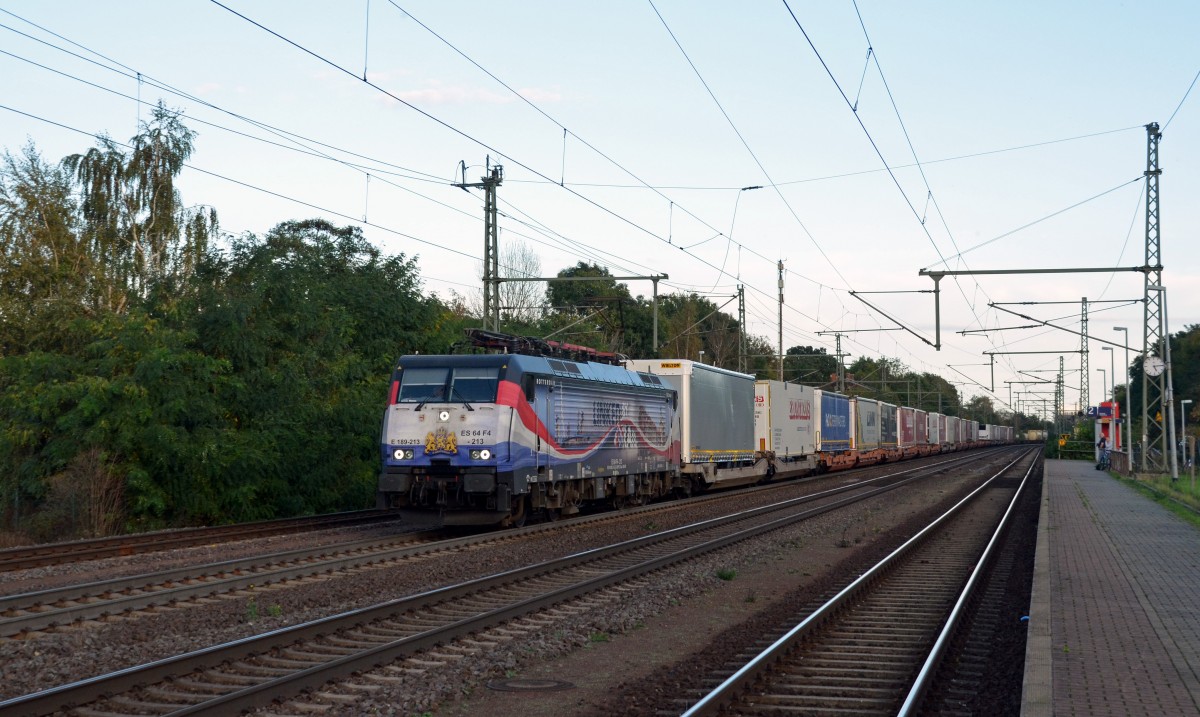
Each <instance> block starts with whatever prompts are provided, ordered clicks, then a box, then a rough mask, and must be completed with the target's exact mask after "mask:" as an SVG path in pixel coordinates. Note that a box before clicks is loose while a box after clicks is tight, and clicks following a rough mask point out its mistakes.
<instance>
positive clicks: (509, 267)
mask: <svg viewBox="0 0 1200 717" xmlns="http://www.w3.org/2000/svg"><path fill="white" fill-rule="evenodd" d="M499 264H500V276H502V277H520V278H531V277H536V276H541V273H542V261H541V259H539V258H538V255H537V254H536V253H535V252H534V251H533V249H531V248H530V247H529V245H528V244H526V243H525V242H523V241H520V240H515V241H507V242H505V243H504V246H503V248H501V250H500V257H499ZM545 295H546V284H545V282H540V281H505V282H502V283H501V284H500V309H501V316H502V320H504V321H513V322H519V323H523V324H532V323H533V322H535V321H537V319H538V317H540V316H541V315H542V306H543V298H544V297H545Z"/></svg>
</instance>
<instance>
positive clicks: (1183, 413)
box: [1179, 398, 1196, 483]
mask: <svg viewBox="0 0 1200 717" xmlns="http://www.w3.org/2000/svg"><path fill="white" fill-rule="evenodd" d="M1191 402H1192V399H1190V398H1181V399H1179V432H1180V433H1181V434H1182V436H1183V460H1184V461H1187V459H1188V458H1191V457H1192V453H1193V452H1194V451H1191V452H1189V451H1188V436H1187V405H1188V404H1189V403H1191ZM1191 473H1192V478H1193V479H1195V477H1196V466H1195V465H1193V466H1192V468H1191ZM1192 482H1193V483H1195V480H1193V481H1192Z"/></svg>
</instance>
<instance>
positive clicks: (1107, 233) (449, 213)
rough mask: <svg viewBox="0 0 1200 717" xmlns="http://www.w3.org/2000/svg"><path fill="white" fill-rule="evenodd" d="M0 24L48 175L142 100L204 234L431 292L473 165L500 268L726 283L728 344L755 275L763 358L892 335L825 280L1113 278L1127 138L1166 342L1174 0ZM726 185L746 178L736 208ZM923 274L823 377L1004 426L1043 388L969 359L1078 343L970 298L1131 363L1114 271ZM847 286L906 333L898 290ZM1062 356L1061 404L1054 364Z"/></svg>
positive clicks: (1137, 281) (1001, 364)
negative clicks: (336, 248)
mask: <svg viewBox="0 0 1200 717" xmlns="http://www.w3.org/2000/svg"><path fill="white" fill-rule="evenodd" d="M0 10H3V12H0V26H2V27H0V52H2V53H3V54H0V105H3V106H4V107H5V108H6V109H3V110H0V117H2V120H0V145H3V146H4V147H5V148H6V149H7V150H8V151H10V152H15V151H17V150H19V149H20V148H21V146H22V145H24V144H25V143H26V141H27V140H32V141H33V142H35V144H36V145H37V147H38V148H39V149H40V151H41V152H42V153H43V155H44V156H45V157H46V158H47V159H52V160H57V159H59V158H61V157H62V156H64V155H67V154H71V153H74V152H80V151H83V150H84V149H85V148H86V147H88V146H90V145H91V143H92V141H93V140H91V139H90V138H89V137H87V136H86V135H83V134H79V133H78V132H77V131H75V130H80V131H82V132H85V133H87V134H94V133H108V134H109V135H110V136H112V137H113V138H114V139H117V140H121V141H124V140H127V139H128V138H129V137H131V136H132V135H133V134H134V132H135V128H136V126H137V122H138V120H139V118H145V117H146V116H147V115H148V109H147V103H154V102H156V101H158V100H159V99H162V100H163V101H164V102H165V103H166V104H167V105H169V106H171V107H175V108H178V109H181V110H182V111H183V112H184V113H185V115H186V119H185V122H186V123H187V124H188V125H189V126H191V127H192V128H193V129H195V130H197V131H198V132H199V137H198V139H197V149H196V152H195V154H194V155H193V157H192V160H191V162H190V165H191V166H190V167H189V168H188V169H187V170H185V171H184V174H183V177H182V180H181V187H182V192H183V199H184V201H185V203H187V204H207V205H212V206H215V207H216V208H217V209H218V210H219V212H220V215H221V221H222V226H223V229H224V230H225V231H227V232H230V233H234V234H237V233H241V232H244V231H249V232H255V233H262V232H264V231H266V230H268V229H269V228H270V227H272V226H273V225H275V224H276V223H278V222H280V221H284V220H288V219H297V218H306V217H310V216H326V217H327V218H329V219H331V220H332V221H334V222H337V223H340V224H345V223H351V222H353V223H363V220H364V218H365V220H366V221H365V223H364V232H365V234H366V236H367V237H368V238H369V239H370V240H371V241H372V242H374V243H375V244H376V245H378V246H379V247H381V248H382V249H383V250H384V251H386V252H389V253H404V254H406V255H409V256H414V255H415V256H417V257H418V258H419V264H420V267H421V271H422V274H423V276H424V278H425V287H426V288H427V289H428V290H429V291H432V292H437V293H438V294H439V295H442V296H448V295H449V292H450V291H455V292H458V293H459V294H463V295H470V294H472V293H478V292H479V288H478V285H479V274H480V271H481V257H482V252H483V227H482V197H481V195H480V193H479V192H478V191H477V190H476V191H474V192H471V193H468V192H464V191H463V190H461V189H458V188H455V187H453V186H451V185H452V183H453V182H454V181H459V180H461V175H460V174H459V173H458V171H459V170H458V168H459V165H460V162H465V163H466V165H467V173H466V179H467V180H468V181H478V180H479V178H480V177H481V176H482V175H483V174H484V172H485V169H484V165H485V163H486V162H487V161H488V160H489V158H490V161H491V163H493V164H497V163H498V164H501V165H503V168H504V183H503V185H502V186H501V187H500V189H499V201H500V211H501V213H502V215H503V216H502V218H501V223H500V226H501V233H500V242H501V245H502V251H503V246H504V245H505V244H506V243H508V242H523V243H524V244H526V245H527V246H528V247H530V248H531V249H532V250H533V251H535V252H536V253H537V255H538V257H539V258H540V261H541V270H542V273H543V275H553V274H554V273H556V272H558V271H559V270H561V269H563V268H566V267H569V266H573V265H574V264H575V263H576V262H578V261H589V262H598V263H601V264H604V265H606V266H607V267H608V268H609V269H610V270H611V271H612V272H613V273H614V274H616V275H648V274H668V275H670V280H669V281H666V282H663V284H662V285H661V286H660V291H663V292H670V291H680V290H684V291H696V292H699V293H703V294H706V295H708V296H710V298H711V299H712V300H713V301H714V302H716V303H717V304H724V303H725V302H726V301H727V300H728V299H729V297H731V296H732V295H733V294H734V293H735V292H736V286H737V284H739V283H740V284H743V285H745V287H746V299H747V312H748V324H749V329H750V331H751V332H753V333H755V334H759V335H761V336H763V337H766V338H767V339H768V340H769V341H770V342H771V343H772V345H774V343H775V341H776V338H775V337H776V335H777V316H778V304H777V299H776V297H777V293H778V289H777V272H776V263H777V262H778V261H779V260H782V261H783V262H784V264H785V267H786V276H785V289H784V293H785V308H784V313H783V318H784V343H785V345H786V346H793V345H817V346H826V347H829V349H830V351H831V352H832V347H833V337H832V336H830V335H827V334H826V335H819V334H818V332H833V331H837V330H855V329H857V330H862V329H875V328H882V327H894V326H895V324H894V323H893V322H892V321H890V320H889V319H888V318H886V317H885V316H883V315H882V314H881V313H879V312H878V311H875V310H872V309H871V308H870V307H868V306H867V305H866V304H864V303H862V302H861V301H859V300H858V299H856V298H854V297H852V296H850V294H849V292H850V291H851V290H854V291H859V292H866V291H877V292H891V291H896V292H916V291H927V290H930V289H932V288H933V282H932V281H931V280H930V279H929V278H928V277H923V276H919V274H918V271H919V270H920V269H922V268H938V267H941V268H945V267H947V266H948V267H949V268H951V269H957V270H962V269H972V270H982V269H1014V268H1050V267H1133V266H1140V265H1142V264H1143V263H1144V259H1145V223H1146V217H1145V203H1144V187H1145V185H1144V181H1143V179H1142V175H1143V172H1144V170H1145V168H1146V149H1147V141H1146V130H1145V129H1144V125H1146V124H1147V123H1149V122H1157V123H1159V125H1160V126H1162V128H1163V139H1162V142H1161V144H1160V156H1159V163H1160V166H1161V168H1162V169H1163V174H1162V177H1161V184H1160V229H1161V253H1162V260H1163V264H1164V266H1165V269H1164V272H1163V282H1164V284H1165V285H1166V286H1167V287H1168V289H1169V295H1168V296H1169V298H1168V312H1169V318H1170V323H1171V329H1172V330H1180V329H1182V328H1183V327H1184V326H1185V325H1187V324H1195V323H1200V245H1198V243H1197V240H1196V236H1195V227H1196V225H1197V221H1198V219H1200V216H1198V214H1200V208H1198V206H1197V203H1196V202H1195V201H1193V200H1192V198H1193V197H1195V196H1197V194H1198V190H1200V161H1198V160H1200V141H1198V137H1200V97H1197V95H1200V89H1198V90H1195V91H1193V92H1192V93H1191V94H1190V95H1188V96H1187V99H1186V100H1184V98H1185V94H1186V93H1187V92H1188V91H1189V87H1190V86H1191V85H1192V83H1193V81H1194V80H1195V78H1196V76H1197V72H1198V71H1200V50H1197V47H1198V46H1197V44H1196V43H1195V38H1194V34H1195V30H1196V28H1197V27H1200V4H1197V3H1195V2H1189V1H1186V0H1172V1H1169V2H1160V3H1154V4H1148V3H1140V2H1124V3H1116V2H1085V1H1082V0H1081V1H1077V2H1049V3H1047V2H1024V1H1016V2H991V3H980V2H948V1H945V0H943V1H942V2H929V1H926V0H914V1H912V2H904V3H897V2H880V1H879V0H858V2H857V5H855V3H854V2H850V1H849V0H847V1H845V2H843V1H841V0H838V1H835V2H801V1H800V0H789V2H788V3H786V4H785V3H784V2H782V0H777V1H774V2H771V1H767V0H761V1H753V2H724V3H718V2H711V1H708V0H704V1H696V0H654V2H638V1H635V0H620V1H615V2H602V3H595V2H593V3H583V2H561V1H558V2H550V1H532V0H528V1H522V2H514V3H496V2H456V1H453V0H394V1H393V0H343V1H341V2H306V1H297V0H289V1H287V2H284V1H270V0H258V1H255V2H250V1H249V0H226V2H225V6H222V5H219V4H216V3H214V2H211V1H210V0H157V1H155V2H149V1H135V0H121V1H120V2H117V1H114V0H107V1H106V0H87V1H82V0H56V1H55V2H44V1H42V0H37V1H35V0H0ZM233 11H236V13H240V14H242V15H244V16H245V18H249V19H250V20H253V21H255V22H257V23H259V24H260V25H261V27H259V26H256V25H255V24H252V23H251V22H249V21H248V20H247V19H245V18H243V17H239V16H238V15H237V14H235V12H233ZM30 23H35V24H36V25H37V26H40V28H39V27H36V26H34V25H33V24H30ZM264 28H265V29H264ZM51 33H54V34H51ZM273 33H275V34H273ZM55 35H57V36H55ZM280 36H282V38H286V39H282V38H281V37H280ZM439 36H440V37H439ZM868 48H870V49H868ZM35 63H36V64H35ZM364 71H365V77H366V81H364V80H363V79H362V78H363V76H364ZM139 73H140V76H141V81H140V82H139V79H138V77H139ZM89 83H90V84H89ZM139 98H140V100H141V102H142V103H143V104H142V105H140V106H139V104H138V100H139ZM1181 102H1182V104H1181ZM14 110H15V112H14ZM19 113H26V114H28V115H33V116H35V117H37V118H40V119H35V118H31V117H28V116H25V115H22V114H19ZM45 120H49V121H50V122H53V123H58V125H63V126H57V125H55V124H50V123H48V122H46V121H45ZM751 186H761V187H762V188H761V189H754V190H747V191H742V189H741V188H742V187H751ZM943 261H944V262H945V263H943ZM942 288H943V293H942V315H941V326H942V334H941V340H942V350H941V351H940V352H937V351H934V350H933V349H932V348H931V347H930V346H928V345H926V344H925V343H923V342H922V341H921V339H920V338H918V337H917V336H914V335H913V334H911V333H907V332H905V331H871V332H865V331H859V332H855V333H850V334H848V335H847V337H846V338H845V339H844V343H843V348H844V350H846V351H847V352H848V353H849V354H850V355H851V356H850V357H849V358H848V361H852V360H853V358H854V357H855V356H859V355H868V356H880V355H883V356H888V357H890V358H894V359H898V360H900V361H901V362H903V363H904V364H906V365H908V366H909V367H910V368H913V369H916V370H922V371H931V372H934V373H938V374H940V375H942V376H944V377H946V378H947V379H949V380H951V381H962V382H964V385H963V386H962V387H961V389H962V392H963V395H964V398H969V397H970V396H972V395H976V394H987V395H992V396H993V397H994V398H995V399H998V403H999V405H1001V406H1004V405H1007V404H1008V401H1009V385H1008V384H1005V383H1004V382H1005V381H1017V380H1023V379H1024V378H1027V377H1025V376H1023V375H1021V374H1018V373H1017V371H1030V372H1037V371H1043V370H1047V369H1056V368H1057V366H1058V354H1057V353H1047V354H1021V355H1016V354H1012V355H1004V356H998V357H997V361H996V370H995V392H994V394H988V392H987V391H985V390H984V389H985V388H988V387H990V386H991V385H992V378H991V372H990V369H989V367H988V366H987V365H986V364H987V357H986V356H985V355H984V354H983V352H984V351H1054V352H1058V351H1072V352H1077V351H1078V348H1079V344H1080V339H1079V337H1078V336H1076V335H1074V334H1070V333H1066V332H1063V331H1056V330H1054V329H1048V328H1040V329H1021V330H1007V331H1000V332H997V331H991V332H983V333H970V334H966V335H962V334H959V333H957V332H959V331H963V330H977V329H980V328H988V329H992V328H996V327H1012V326H1020V325H1028V324H1030V323H1031V322H1030V321H1028V320H1025V319H1021V318H1019V317H1016V316H1013V315H1011V314H1007V313H1004V312H1003V311H1001V310H1000V309H997V308H991V307H989V303H992V302H999V303H1004V302H1051V301H1055V302H1069V303H1062V304H1046V305H1029V306H1012V305H1009V306H1007V307H1006V308H1009V309H1011V310H1015V311H1020V312H1021V313H1025V314H1029V315H1031V316H1034V317H1036V318H1037V319H1039V320H1043V321H1054V322H1056V323H1058V324H1060V325H1062V326H1065V327H1068V328H1070V329H1072V330H1078V328H1079V320H1080V317H1079V302H1080V300H1081V299H1082V298H1083V297H1087V298H1088V300H1089V301H1090V302H1099V301H1104V302H1109V301H1112V303H1096V304H1093V305H1092V307H1091V310H1090V311H1089V315H1090V322H1089V329H1090V333H1091V334H1093V335H1095V336H1097V337H1098V338H1101V339H1105V340H1111V341H1115V342H1117V343H1121V340H1122V334H1120V333H1118V332H1114V331H1113V327H1114V326H1127V327H1129V328H1130V332H1129V333H1130V343H1131V350H1130V354H1131V356H1132V355H1136V353H1137V352H1138V351H1140V350H1141V342H1142V336H1141V334H1142V330H1141V325H1142V304H1141V303H1140V301H1138V302H1137V303H1123V302H1120V301H1113V300H1126V299H1128V300H1140V299H1141V297H1142V294H1143V281H1142V275H1141V274H1139V273H1131V272H1122V273H1097V274H1054V275H1047V274H1039V275H1014V276H980V277H978V278H972V277H961V278H959V279H958V280H952V279H949V278H947V279H946V280H944V281H943V282H942ZM630 289H631V291H632V292H633V293H634V294H635V295H636V294H643V295H647V296H648V295H649V294H650V291H651V286H650V283H649V282H631V283H630ZM863 298H865V299H867V300H868V301H870V302H871V304H873V305H874V306H876V307H878V308H879V309H880V310H882V311H883V312H884V313H886V314H887V315H889V316H891V317H893V318H895V319H897V320H898V321H900V322H902V323H903V324H904V325H905V326H906V327H908V328H909V329H911V330H912V331H914V332H916V333H917V334H919V335H920V336H923V337H925V338H926V339H929V340H930V341H932V340H933V338H934V311H933V298H932V294H928V293H896V294H891V293H880V294H872V295H867V296H864V297H863ZM736 306H737V303H736V301H735V302H732V303H730V304H729V305H728V307H727V310H729V311H731V312H732V313H735V314H736ZM1101 346H1103V344H1101V343H1099V342H1096V341H1093V342H1092V345H1091V347H1090V348H1091V353H1090V364H1091V369H1092V370H1091V374H1092V375H1091V376H1090V384H1091V391H1090V398H1091V401H1090V402H1091V403H1092V404H1095V403H1097V402H1098V400H1099V398H1100V396H1099V394H1100V392H1101V385H1102V383H1105V382H1106V381H1107V383H1106V385H1111V378H1112V377H1111V376H1107V375H1106V374H1101V373H1100V372H1099V371H1098V370H1096V369H1098V368H1105V369H1106V370H1107V371H1108V373H1112V372H1113V368H1112V363H1113V357H1110V355H1109V353H1108V352H1104V351H1102V350H1101ZM1115 353H1116V355H1115V372H1116V373H1117V375H1118V376H1117V377H1118V379H1119V380H1118V383H1119V382H1122V381H1123V378H1124V372H1123V370H1122V368H1121V366H1122V363H1123V361H1124V350H1123V349H1121V348H1118V349H1117V350H1116V352H1115ZM1063 355H1064V356H1065V359H1066V366H1067V369H1068V374H1067V384H1068V390H1067V395H1066V399H1067V404H1068V406H1069V407H1074V406H1075V405H1077V404H1078V403H1079V391H1078V388H1077V387H1078V385H1079V372H1078V368H1079V358H1080V357H1079V354H1078V353H1066V354H1063ZM691 358H695V357H691ZM1044 375H1045V376H1046V377H1047V378H1050V377H1051V375H1050V374H1044ZM981 385H982V387H981ZM1013 388H1014V390H1023V389H1024V387H1022V386H1013ZM1014 403H1015V400H1014Z"/></svg>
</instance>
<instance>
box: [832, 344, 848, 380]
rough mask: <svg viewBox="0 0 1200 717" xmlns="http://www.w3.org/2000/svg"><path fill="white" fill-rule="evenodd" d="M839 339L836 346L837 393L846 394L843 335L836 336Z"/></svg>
mask: <svg viewBox="0 0 1200 717" xmlns="http://www.w3.org/2000/svg"><path fill="white" fill-rule="evenodd" d="M834 338H835V339H837V340H836V342H835V343H834V345H835V346H836V351H837V369H838V372H837V391H838V393H845V392H846V364H845V363H844V362H843V361H842V335H841V334H834Z"/></svg>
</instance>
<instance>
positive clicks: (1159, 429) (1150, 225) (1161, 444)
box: [1142, 122, 1174, 473]
mask: <svg viewBox="0 0 1200 717" xmlns="http://www.w3.org/2000/svg"><path fill="white" fill-rule="evenodd" d="M1161 139H1162V132H1159V131H1158V123H1157V122H1151V123H1150V124H1148V125H1146V267H1147V270H1146V282H1145V298H1144V301H1145V304H1144V306H1145V307H1146V308H1145V312H1144V314H1143V318H1144V320H1143V322H1142V326H1143V328H1142V366H1143V371H1142V471H1143V472H1147V473H1161V472H1163V468H1164V467H1165V466H1164V463H1163V461H1164V459H1165V458H1166V451H1167V450H1168V446H1167V445H1166V438H1165V432H1164V431H1163V413H1164V411H1163V395H1164V388H1163V375H1162V372H1161V371H1160V372H1159V373H1158V375H1157V376H1151V375H1150V373H1149V372H1148V371H1145V370H1144V367H1145V361H1146V359H1148V358H1149V357H1150V352H1151V351H1152V350H1155V349H1158V351H1159V356H1160V357H1161V356H1162V353H1163V352H1162V346H1163V342H1164V341H1168V340H1170V337H1169V336H1166V334H1165V327H1164V326H1163V323H1164V321H1163V301H1164V297H1163V292H1160V291H1154V290H1152V289H1151V288H1150V287H1151V286H1162V253H1161V251H1160V247H1159V238H1160V237H1159V206H1158V178H1159V176H1160V175H1162V170H1161V169H1159V167H1158V142H1159V140H1161ZM1170 449H1171V450H1174V446H1171V447H1170Z"/></svg>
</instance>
